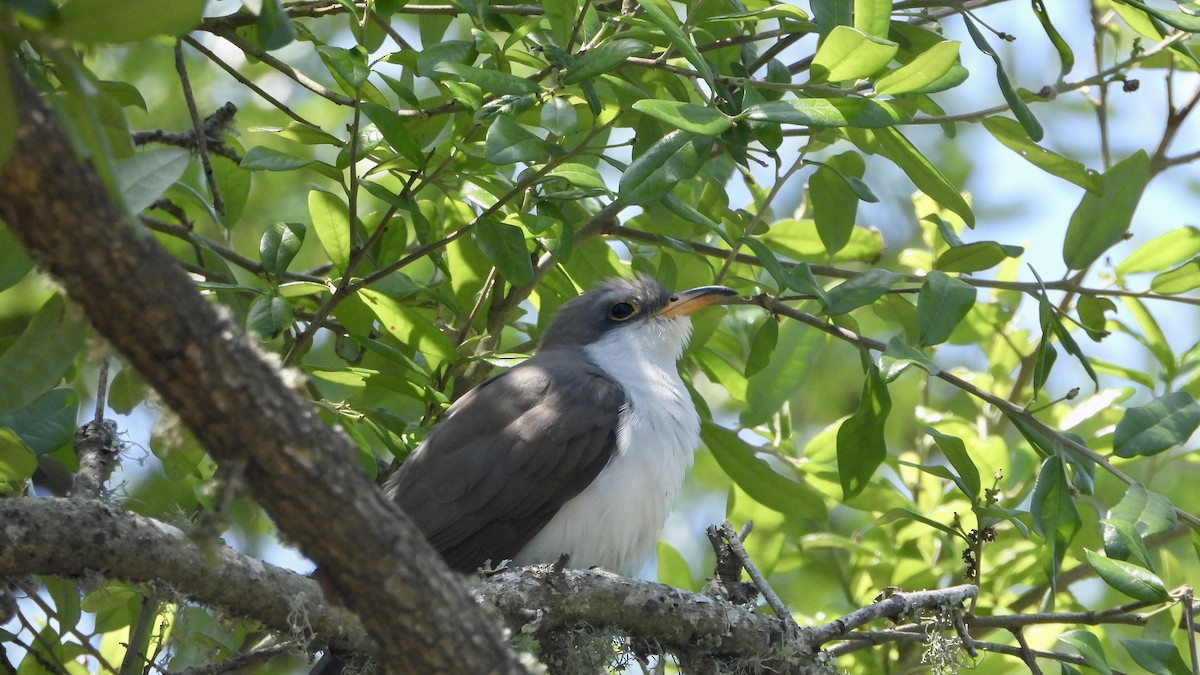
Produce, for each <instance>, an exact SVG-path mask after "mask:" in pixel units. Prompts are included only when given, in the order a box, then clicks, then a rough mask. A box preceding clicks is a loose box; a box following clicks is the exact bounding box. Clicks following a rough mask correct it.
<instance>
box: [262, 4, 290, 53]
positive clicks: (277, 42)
mask: <svg viewBox="0 0 1200 675" xmlns="http://www.w3.org/2000/svg"><path fill="white" fill-rule="evenodd" d="M255 26H256V27H257V28H258V44H259V46H261V47H262V48H263V49H265V50H267V51H272V50H275V49H280V48H282V47H286V46H288V45H289V44H291V43H292V41H293V40H295V39H296V29H295V28H293V27H292V19H291V17H289V16H288V15H287V12H285V11H283V4H282V3H281V2H280V0H263V1H262V8H261V9H259V11H258V21H256V22H255Z"/></svg>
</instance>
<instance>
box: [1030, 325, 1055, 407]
mask: <svg viewBox="0 0 1200 675" xmlns="http://www.w3.org/2000/svg"><path fill="white" fill-rule="evenodd" d="M1057 360H1058V350H1057V349H1055V348H1054V344H1053V343H1052V342H1051V341H1050V335H1049V334H1046V335H1043V336H1042V339H1041V340H1039V341H1038V348H1037V355H1036V358H1035V359H1034V362H1033V393H1034V394H1035V395H1036V394H1037V393H1038V392H1040V391H1041V390H1042V387H1044V386H1046V380H1048V379H1050V371H1051V370H1053V369H1054V362H1055V361H1057Z"/></svg>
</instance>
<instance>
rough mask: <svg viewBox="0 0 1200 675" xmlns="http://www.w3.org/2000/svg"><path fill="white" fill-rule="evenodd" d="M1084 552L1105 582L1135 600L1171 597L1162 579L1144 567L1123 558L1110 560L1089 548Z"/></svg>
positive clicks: (1158, 599)
mask: <svg viewBox="0 0 1200 675" xmlns="http://www.w3.org/2000/svg"><path fill="white" fill-rule="evenodd" d="M1084 554H1085V555H1087V561H1088V564H1089V565H1091V566H1092V569H1094V570H1096V574H1099V575H1100V578H1101V579H1103V580H1104V583H1106V584H1108V585H1109V586H1111V587H1113V588H1115V589H1117V590H1118V591H1120V592H1122V593H1124V594H1125V595H1128V596H1129V597H1131V598H1133V599H1134V600H1141V601H1143V602H1165V601H1167V600H1168V599H1169V598H1170V597H1171V596H1170V595H1169V594H1168V593H1167V587H1166V584H1164V583H1163V582H1162V579H1159V578H1158V576H1157V575H1155V574H1154V573H1153V572H1151V571H1150V570H1148V569H1146V568H1144V567H1139V566H1137V565H1134V564H1131V563H1127V562H1125V561H1123V560H1110V559H1108V558H1105V557H1104V556H1102V555H1100V554H1098V553H1095V552H1094V551H1090V550H1088V549H1084Z"/></svg>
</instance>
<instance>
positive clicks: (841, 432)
mask: <svg viewBox="0 0 1200 675" xmlns="http://www.w3.org/2000/svg"><path fill="white" fill-rule="evenodd" d="M891 409H892V399H891V397H890V396H889V395H888V390H887V384H885V383H884V381H883V377H882V376H881V375H880V373H879V369H878V368H876V367H875V365H874V364H871V365H870V367H868V368H867V374H866V378H865V380H864V382H863V391H862V398H861V399H860V400H859V404H858V409H857V410H855V411H854V414H853V415H851V416H850V417H848V418H846V420H845V421H843V422H842V425H841V427H840V428H839V429H838V433H837V458H838V462H837V463H838V479H839V480H840V481H841V484H842V495H843V498H844V499H850V498H851V497H854V496H855V495H857V494H859V493H860V492H862V491H863V490H865V489H866V487H867V483H868V481H870V479H871V476H873V475H875V470H876V469H878V468H879V465H880V464H883V460H884V459H886V458H887V442H886V440H885V439H884V434H883V426H884V422H886V421H887V416H888V413H889V412H890V411H891Z"/></svg>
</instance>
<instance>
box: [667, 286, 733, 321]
mask: <svg viewBox="0 0 1200 675" xmlns="http://www.w3.org/2000/svg"><path fill="white" fill-rule="evenodd" d="M735 295H737V291H735V290H733V289H732V288H726V287H725V286H700V287H699V288H692V289H689V290H686V291H679V292H678V293H673V294H672V295H671V299H670V301H669V302H667V304H666V306H664V307H663V308H662V309H660V310H659V311H658V315H659V316H666V317H670V318H675V317H677V316H688V315H689V314H691V313H692V312H695V311H696V310H698V309H702V308H704V307H708V306H709V305H713V304H716V303H719V302H721V301H723V300H725V299H726V298H729V297H731V296H735Z"/></svg>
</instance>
